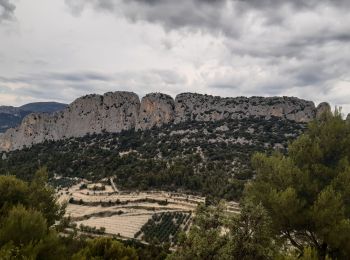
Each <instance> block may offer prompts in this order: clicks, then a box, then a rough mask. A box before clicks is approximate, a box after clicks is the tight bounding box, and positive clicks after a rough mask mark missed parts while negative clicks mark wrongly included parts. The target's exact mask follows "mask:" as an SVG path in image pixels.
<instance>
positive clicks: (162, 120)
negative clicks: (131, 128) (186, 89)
mask: <svg viewBox="0 0 350 260" xmlns="http://www.w3.org/2000/svg"><path fill="white" fill-rule="evenodd" d="M174 119H175V102H174V99H173V98H172V97H171V96H169V95H166V94H162V93H151V94H147V95H146V96H144V97H143V98H142V100H141V108H140V113H139V120H138V125H137V127H136V129H141V130H142V129H149V128H152V127H153V126H161V125H163V124H169V123H171V122H173V121H174Z"/></svg>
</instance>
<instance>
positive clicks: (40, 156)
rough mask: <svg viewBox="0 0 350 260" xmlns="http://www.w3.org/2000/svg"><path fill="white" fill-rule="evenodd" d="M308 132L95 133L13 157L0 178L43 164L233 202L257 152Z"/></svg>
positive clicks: (25, 175) (202, 126)
mask: <svg viewBox="0 0 350 260" xmlns="http://www.w3.org/2000/svg"><path fill="white" fill-rule="evenodd" d="M304 128H305V126H304V125H303V124H298V123H295V122H293V121H288V120H282V119H279V118H271V119H270V120H266V119H259V118H247V119H239V120H238V119H237V120H233V119H232V120H225V121H217V122H185V123H181V124H175V125H174V124H172V125H166V126H164V127H161V128H153V129H150V130H147V131H137V132H135V131H126V132H123V133H120V134H108V133H105V134H101V135H90V136H85V137H83V138H76V139H74V138H71V139H67V140H61V141H57V142H46V143H43V144H38V145H34V146H33V147H31V148H27V149H24V150H21V151H14V152H11V153H9V154H7V159H6V160H0V174H8V173H9V174H13V175H16V176H17V177H19V178H22V179H25V180H28V179H30V178H31V176H32V175H33V173H34V172H35V170H36V169H37V168H38V165H46V166H47V167H48V169H49V171H50V172H51V173H52V175H54V174H56V175H58V176H64V177H83V178H87V179H89V180H101V179H103V178H105V177H112V176H116V180H117V184H118V185H120V186H121V188H123V189H131V190H147V189H153V190H154V189H162V190H169V191H179V192H183V191H186V192H191V193H197V194H200V195H205V196H208V195H210V196H213V197H217V198H224V199H227V200H232V199H238V198H240V197H241V195H242V191H243V188H244V184H245V183H246V182H247V180H249V179H251V177H252V176H253V174H254V171H253V169H252V168H251V164H250V159H251V156H252V154H253V153H254V152H259V151H261V152H265V151H272V150H273V149H274V147H280V149H282V150H284V147H286V146H287V142H288V140H291V139H293V138H295V137H296V136H298V135H299V134H300V133H302V131H303V129H304ZM189 129H190V130H189ZM18 162H21V163H18ZM51 177H53V176H51ZM53 184H55V185H60V186H61V187H64V185H65V184H69V183H67V182H66V181H64V180H63V181H61V182H60V181H54V182H53Z"/></svg>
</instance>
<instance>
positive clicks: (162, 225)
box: [135, 212, 191, 243]
mask: <svg viewBox="0 0 350 260" xmlns="http://www.w3.org/2000/svg"><path fill="white" fill-rule="evenodd" d="M190 217H191V215H190V214H188V213H182V212H162V213H160V214H154V215H153V216H152V218H151V219H150V220H149V221H148V222H147V223H146V224H145V225H144V226H143V227H142V228H141V230H140V232H139V233H136V234H135V238H137V237H139V236H140V235H141V234H142V238H143V239H144V240H145V241H147V242H156V243H165V242H170V243H175V242H176V237H177V234H178V232H179V231H181V230H182V229H184V227H187V225H186V224H187V223H188V221H189V218H190ZM182 225H183V226H182Z"/></svg>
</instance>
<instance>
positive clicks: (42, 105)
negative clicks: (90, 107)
mask: <svg viewBox="0 0 350 260" xmlns="http://www.w3.org/2000/svg"><path fill="white" fill-rule="evenodd" d="M66 106H67V104H62V103H57V102H35V103H29V104H26V105H23V106H21V107H19V109H21V110H24V111H31V112H44V113H52V112H56V111H60V110H63V109H64V108H65V107H66Z"/></svg>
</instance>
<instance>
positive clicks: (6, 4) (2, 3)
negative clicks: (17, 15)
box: [0, 0, 16, 23]
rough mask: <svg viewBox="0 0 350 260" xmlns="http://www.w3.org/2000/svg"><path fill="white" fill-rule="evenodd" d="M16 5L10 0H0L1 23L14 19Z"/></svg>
mask: <svg viewBox="0 0 350 260" xmlns="http://www.w3.org/2000/svg"><path fill="white" fill-rule="evenodd" d="M15 9H16V6H15V5H14V4H12V3H11V2H10V0H0V23H1V22H2V21H3V20H10V19H12V17H13V15H14V12H15Z"/></svg>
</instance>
